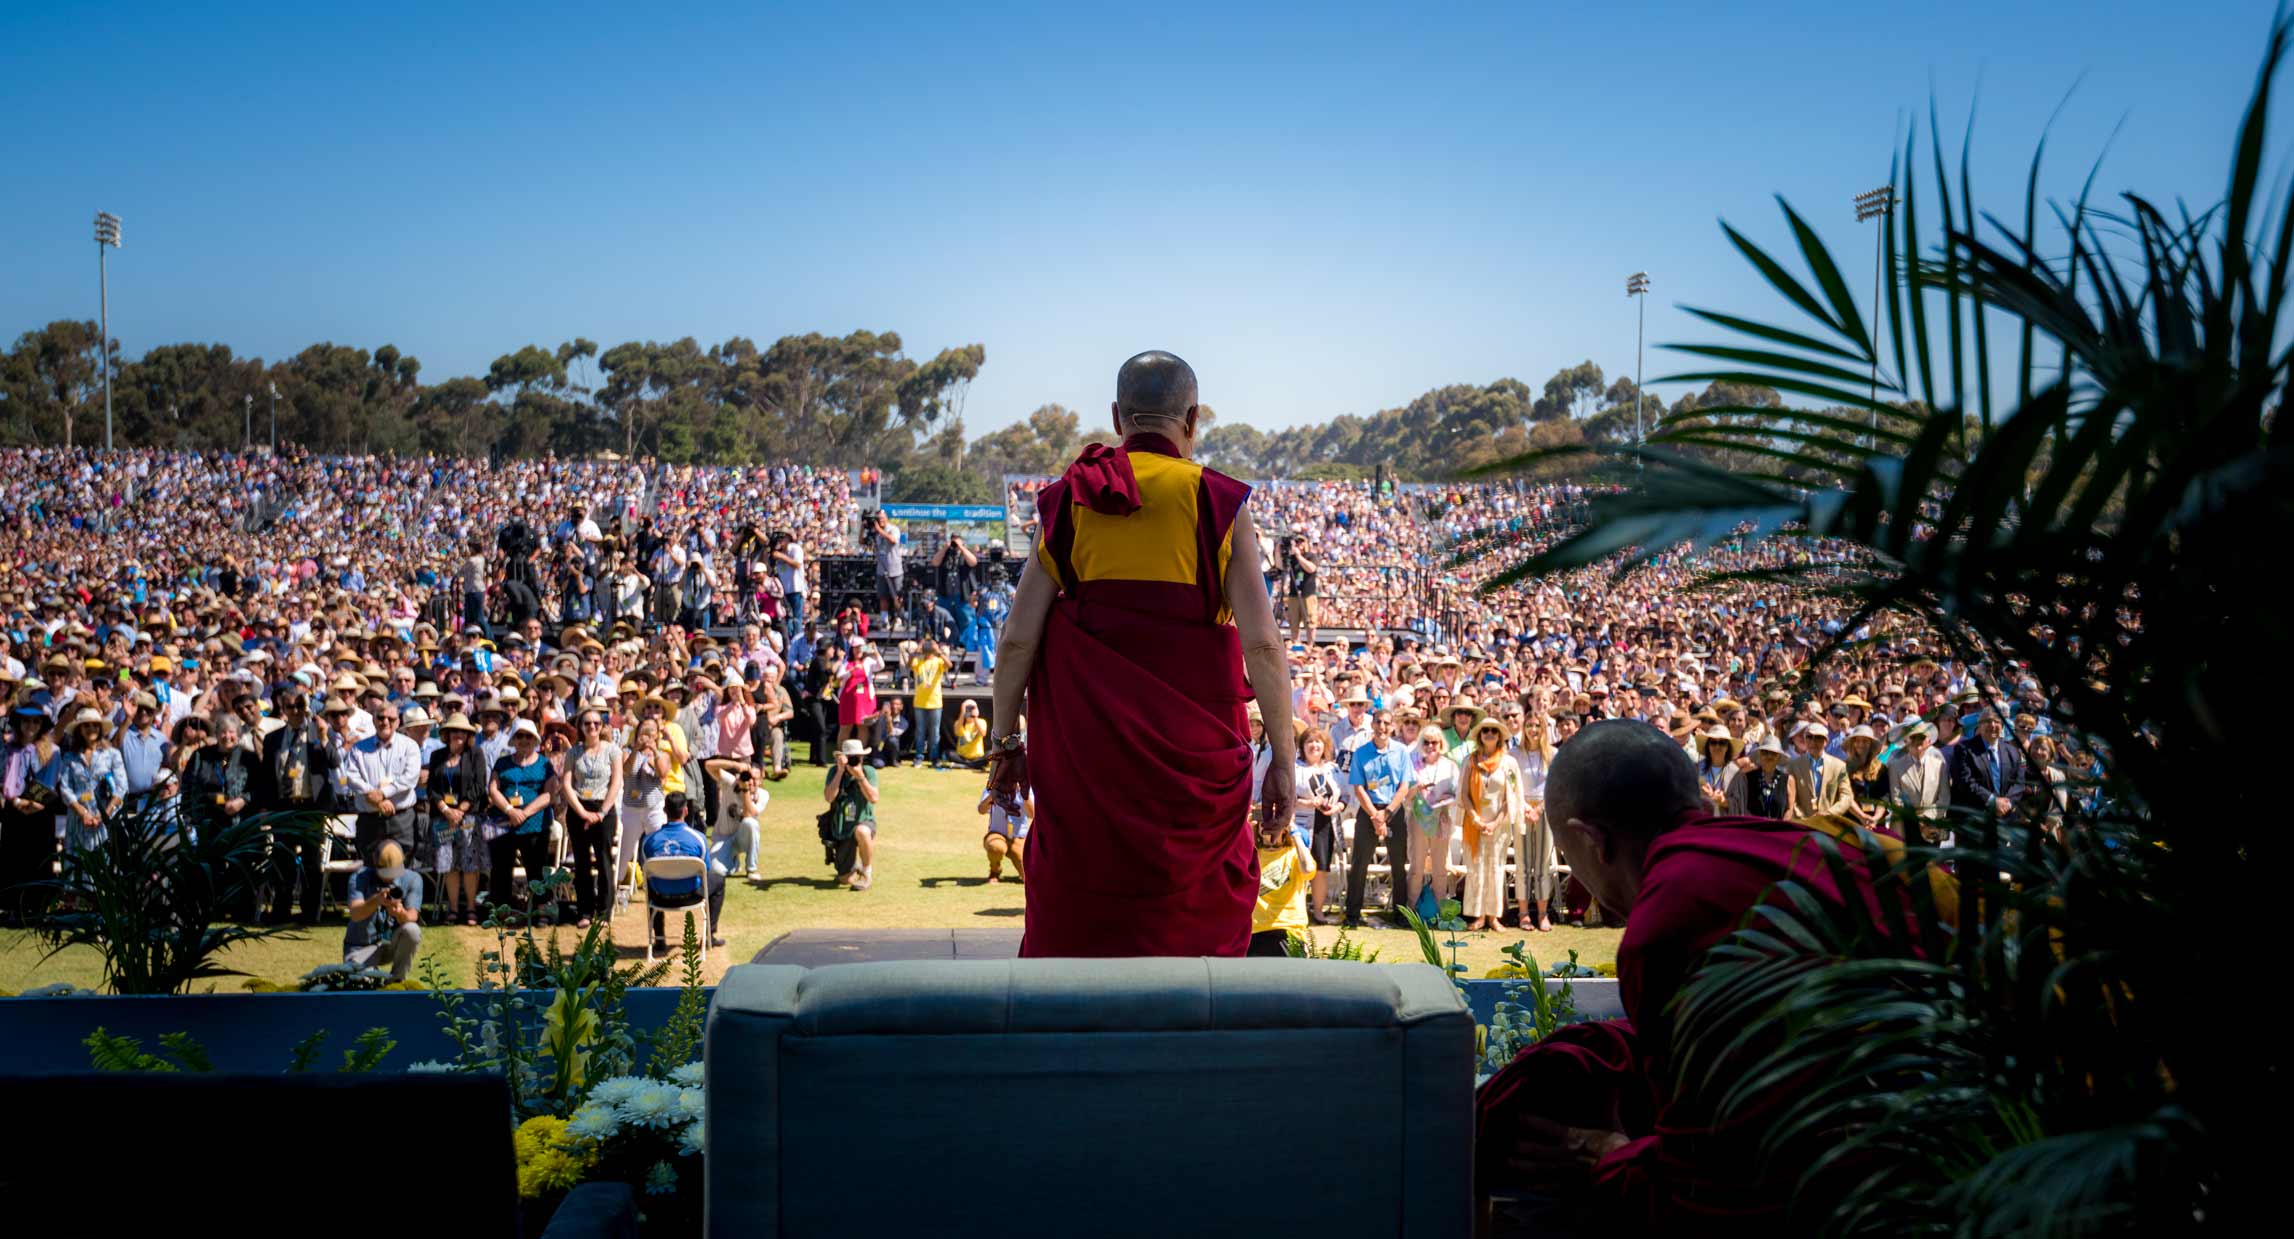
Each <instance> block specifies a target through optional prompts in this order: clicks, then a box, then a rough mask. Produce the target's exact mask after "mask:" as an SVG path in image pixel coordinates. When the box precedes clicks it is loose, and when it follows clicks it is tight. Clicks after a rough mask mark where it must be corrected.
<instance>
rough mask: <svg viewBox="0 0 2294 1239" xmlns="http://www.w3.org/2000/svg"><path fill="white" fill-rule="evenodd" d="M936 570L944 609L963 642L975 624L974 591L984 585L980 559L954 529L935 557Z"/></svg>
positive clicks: (934, 569) (933, 563) (933, 567)
mask: <svg viewBox="0 0 2294 1239" xmlns="http://www.w3.org/2000/svg"><path fill="white" fill-rule="evenodd" d="M932 569H933V571H934V572H936V573H938V574H939V578H940V580H939V584H940V606H941V607H942V608H944V609H945V610H946V611H947V612H948V616H949V619H950V620H951V621H952V622H951V624H950V626H951V627H952V628H954V630H955V632H954V634H953V635H954V636H956V637H957V638H959V639H961V637H962V636H963V633H964V630H965V629H967V628H969V627H971V624H972V591H973V590H975V589H978V588H979V585H980V557H979V556H978V555H976V554H974V553H973V551H972V548H971V547H968V546H966V545H964V535H963V534H960V533H958V532H956V531H955V530H953V529H951V530H949V531H948V536H947V538H946V539H945V540H943V541H942V542H941V543H940V549H939V550H938V551H935V552H933V554H932Z"/></svg>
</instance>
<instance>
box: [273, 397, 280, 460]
mask: <svg viewBox="0 0 2294 1239" xmlns="http://www.w3.org/2000/svg"><path fill="white" fill-rule="evenodd" d="M278 454H279V385H278V384H277V383H273V384H271V455H273V456H277V455H278Z"/></svg>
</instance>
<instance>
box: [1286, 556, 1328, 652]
mask: <svg viewBox="0 0 2294 1239" xmlns="http://www.w3.org/2000/svg"><path fill="white" fill-rule="evenodd" d="M1305 541H1306V540H1305V539H1304V538H1301V537H1299V536H1298V535H1297V534H1285V535H1283V539H1282V567H1283V573H1284V575H1285V576H1286V577H1287V578H1288V584H1289V586H1290V591H1289V596H1288V598H1287V599H1286V600H1285V610H1286V611H1288V613H1289V615H1288V618H1289V620H1290V636H1291V640H1293V641H1304V642H1305V643H1306V644H1307V645H1309V646H1312V645H1313V644H1314V630H1315V625H1316V623H1317V622H1318V621H1319V620H1320V619H1321V614H1320V608H1319V605H1318V603H1319V599H1318V598H1317V597H1316V595H1317V594H1318V593H1319V591H1320V576H1321V572H1322V566H1321V565H1320V564H1317V563H1315V562H1314V560H1313V558H1312V557H1311V556H1309V555H1308V554H1307V553H1306V549H1305V547H1304V545H1303V543H1304V542H1305Z"/></svg>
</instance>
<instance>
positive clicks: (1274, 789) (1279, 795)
mask: <svg viewBox="0 0 2294 1239" xmlns="http://www.w3.org/2000/svg"><path fill="white" fill-rule="evenodd" d="M1296 771H1297V767H1296V766H1294V765H1291V764H1288V763H1284V762H1279V761H1278V762H1274V763H1272V764H1270V765H1269V766H1268V767H1267V768H1266V782H1265V783H1263V784H1261V785H1260V787H1259V801H1260V803H1261V804H1263V805H1264V806H1265V807H1266V808H1265V811H1266V820H1267V821H1270V822H1288V821H1290V819H1291V815H1292V814H1293V813H1295V812H1296V811H1297V810H1298V786H1297V783H1298V776H1297V773H1296Z"/></svg>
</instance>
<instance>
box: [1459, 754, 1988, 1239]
mask: <svg viewBox="0 0 2294 1239" xmlns="http://www.w3.org/2000/svg"><path fill="white" fill-rule="evenodd" d="M1545 812H1546V817H1547V820H1548V821H1549V822H1550V823H1551V825H1552V827H1553V835H1554V841H1555V842H1556V843H1557V844H1558V845H1559V847H1560V850H1561V855H1562V857H1563V858H1564V859H1566V860H1567V861H1568V862H1569V865H1570V869H1571V871H1572V872H1573V873H1575V874H1576V875H1577V877H1578V878H1579V879H1581V880H1582V881H1583V882H1584V883H1585V885H1586V886H1587V887H1588V888H1589V889H1590V890H1591V891H1592V892H1593V896H1594V898H1596V899H1598V900H1600V902H1601V906H1602V907H1603V908H1604V909H1606V910H1608V911H1609V912H1610V913H1612V914H1616V915H1619V916H1623V915H1624V914H1626V913H1630V914H1631V915H1630V917H1629V919H1626V921H1625V936H1624V937H1623V939H1621V940H1620V941H1619V942H1618V944H1617V994H1618V999H1619V1001H1620V1002H1621V1003H1622V1005H1623V1006H1624V1008H1625V1017H1626V1018H1625V1019H1623V1020H1605V1021H1599V1022H1595V1023H1587V1024H1574V1025H1568V1026H1565V1027H1562V1028H1559V1029H1556V1030H1555V1031H1554V1033H1553V1034H1552V1035H1551V1036H1548V1037H1546V1038H1544V1039H1542V1040H1540V1041H1538V1042H1536V1043H1535V1044H1533V1045H1531V1046H1530V1047H1528V1048H1527V1049H1525V1050H1523V1051H1522V1052H1521V1053H1520V1054H1519V1055H1518V1056H1516V1057H1515V1058H1514V1060H1513V1061H1512V1062H1511V1063H1509V1064H1507V1065H1506V1066H1505V1067H1504V1068H1503V1069H1502V1070H1500V1071H1499V1072H1498V1074H1497V1075H1495V1076H1493V1077H1491V1078H1490V1080H1489V1081H1488V1082H1487V1083H1486V1084H1484V1085H1483V1086H1482V1089H1481V1091H1480V1093H1479V1096H1478V1107H1479V1110H1480V1123H1479V1131H1478V1132H1477V1135H1476V1146H1477V1154H1478V1158H1477V1160H1478V1163H1479V1164H1478V1167H1477V1176H1476V1177H1477V1181H1478V1182H1479V1183H1481V1184H1482V1185H1483V1187H1484V1189H1485V1190H1492V1191H1499V1192H1508V1191H1524V1192H1527V1193H1530V1194H1531V1195H1533V1196H1539V1197H1546V1198H1551V1199H1556V1200H1571V1201H1574V1202H1575V1203H1576V1204H1577V1205H1578V1206H1579V1207H1582V1208H1584V1209H1585V1210H1586V1211H1587V1212H1588V1213H1589V1214H1590V1215H1591V1217H1592V1218H1594V1219H1598V1220H1599V1221H1600V1222H1603V1223H1606V1224H1608V1225H1609V1226H1610V1227H1613V1228H1614V1229H1615V1231H1616V1233H1621V1234H1643V1233H1660V1232H1661V1233H1668V1234H1669V1233H1681V1234H1698V1235H1714V1234H1738V1233H1752V1232H1754V1231H1762V1232H1763V1233H1768V1228H1769V1227H1771V1226H1773V1225H1774V1224H1776V1223H1778V1222H1780V1220H1781V1219H1782V1218H1783V1215H1784V1212H1785V1210H1786V1207H1787V1205H1788V1204H1790V1203H1791V1201H1792V1196H1793V1192H1794V1191H1795V1190H1796V1187H1804V1186H1805V1185H1797V1184H1796V1183H1795V1182H1794V1181H1793V1178H1792V1177H1782V1178H1780V1177H1779V1176H1778V1175H1777V1174H1776V1173H1775V1172H1774V1171H1773V1169H1771V1168H1770V1167H1768V1166H1766V1165H1764V1164H1763V1163H1762V1162H1761V1161H1760V1159H1759V1150H1760V1144H1761V1140H1760V1137H1761V1136H1762V1134H1763V1128H1764V1124H1763V1123H1762V1121H1761V1119H1762V1116H1765V1115H1767V1114H1769V1113H1772V1112H1773V1110H1772V1107H1777V1106H1781V1105H1782V1104H1783V1103H1784V1102H1785V1101H1786V1100H1787V1099H1788V1095H1789V1093H1790V1089H1789V1087H1779V1088H1778V1089H1776V1090H1774V1093H1775V1096H1773V1097H1769V1098H1762V1099H1758V1101H1757V1103H1756V1105H1755V1106H1754V1107H1753V1109H1752V1110H1751V1111H1750V1112H1749V1113H1747V1114H1742V1115H1737V1116H1733V1117H1730V1118H1728V1119H1725V1120H1724V1119H1721V1118H1719V1117H1717V1116H1716V1113H1715V1109H1716V1107H1715V1104H1714V1097H1715V1096H1717V1095H1718V1093H1719V1091H1720V1090H1722V1089H1725V1088H1727V1087H1728V1086H1729V1085H1731V1084H1733V1083H1735V1081H1733V1080H1724V1081H1719V1082H1717V1083H1716V1084H1712V1085H1711V1087H1710V1091H1709V1092H1708V1090H1707V1087H1706V1086H1705V1085H1703V1084H1700V1083H1698V1082H1696V1081H1694V1080H1681V1079H1677V1078H1676V1073H1675V1072H1674V1071H1673V1070H1672V1065H1671V1064H1670V1063H1669V1062H1668V1061H1667V1059H1668V1052H1669V1050H1670V1049H1671V1041H1672V1036H1671V1028H1670V1018H1669V1017H1670V1013H1669V1011H1668V1010H1667V1008H1668V1006H1669V1005H1670V1004H1671V1002H1672V999H1673V996H1674V995H1675V994H1677V993H1678V992H1679V991H1680V989H1681V987H1682V986H1683V985H1684V984H1685V983H1687V981H1688V979H1689V977H1690V975H1691V974H1692V973H1693V972H1694V971H1695V970H1696V968H1697V967H1698V965H1699V964H1700V962H1701V961H1702V960H1703V958H1704V955H1705V952H1706V950H1707V949H1709V948H1710V947H1712V946H1713V944H1715V943H1717V942H1719V941H1720V940H1721V939H1723V938H1725V937H1727V936H1728V935H1729V934H1730V933H1731V932H1733V931H1734V930H1736V929H1737V928H1738V927H1739V926H1741V925H1743V924H1744V923H1745V921H1746V918H1747V916H1748V914H1749V913H1750V912H1751V911H1752V909H1753V908H1754V907H1756V906H1758V905H1760V904H1761V903H1763V902H1765V901H1769V900H1772V899H1774V898H1776V897H1777V896H1776V895H1775V891H1774V887H1775V885H1776V883H1777V882H1779V881H1781V880H1783V879H1785V878H1793V879H1796V880H1797V881H1798V882H1800V883H1801V884H1802V885H1803V886H1804V887H1805V888H1806V889H1807V890H1808V891H1810V892H1811V893H1812V894H1813V895H1814V896H1815V897H1816V898H1817V899H1819V900H1823V901H1827V902H1831V903H1833V904H1835V905H1836V906H1837V905H1839V904H1843V903H1845V902H1846V901H1847V900H1850V899H1860V900H1862V901H1864V903H1865V905H1866V907H1867V908H1868V909H1869V910H1870V913H1871V915H1872V917H1873V922H1874V923H1875V924H1885V923H1886V921H1885V920H1884V919H1883V918H1882V917H1881V913H1882V911H1883V909H1882V907H1881V904H1880V896H1879V894H1878V893H1877V892H1878V890H1879V889H1883V888H1880V887H1878V886H1876V885H1875V881H1874V871H1875V869H1877V870H1879V871H1880V872H1885V862H1886V859H1887V857H1888V855H1889V853H1888V852H1887V851H1886V847H1887V845H1888V844H1890V843H1893V842H1894V841H1893V840H1886V839H1881V840H1876V841H1875V844H1876V846H1875V847H1874V848H1873V850H1871V851H1868V852H1866V853H1864V855H1866V857H1867V863H1865V864H1857V863H1855V862H1854V861H1853V860H1851V862H1850V863H1849V864H1848V865H1847V866H1846V867H1845V871H1846V872H1847V873H1848V874H1849V875H1850V877H1851V879H1852V880H1853V881H1852V885H1853V887H1854V889H1852V890H1843V889H1842V888H1841V886H1840V884H1839V883H1838V882H1837V881H1836V880H1835V875H1834V871H1833V870H1832V868H1831V867H1830V866H1829V865H1827V863H1826V862H1825V860H1824V858H1823V852H1822V850H1821V848H1820V847H1819V846H1818V845H1817V844H1816V842H1815V838H1814V836H1815V834H1816V833H1817V832H1822V833H1824V834H1827V835H1830V836H1832V837H1833V838H1834V839H1836V840H1839V841H1841V842H1842V843H1843V844H1852V843H1853V841H1855V840H1856V839H1857V838H1858V836H1857V835H1856V833H1855V830H1854V828H1853V826H1852V825H1851V824H1849V823H1848V822H1847V821H1846V820H1845V819H1840V818H1826V817H1818V818H1813V819H1810V820H1809V821H1807V822H1783V821H1777V820H1774V819H1771V818H1753V817H1716V816H1713V815H1712V814H1711V812H1710V806H1709V804H1708V803H1707V802H1706V800H1705V798H1704V796H1703V794H1702V793H1701V791H1700V790H1699V785H1698V782H1697V774H1696V766H1695V763H1694V761H1693V760H1692V759H1691V758H1690V757H1689V756H1688V754H1687V753H1685V752H1683V751H1682V749H1681V746H1680V745H1679V744H1677V743H1675V742H1674V741H1673V739H1672V737H1671V736H1669V735H1667V734H1665V733H1664V732H1662V731H1659V730H1658V729H1656V728H1655V727H1652V726H1650V725H1649V724H1647V723H1642V722H1636V721H1633V720H1629V719H1609V720H1605V721H1602V722H1597V723H1594V724H1593V725H1591V726H1589V727H1587V728H1585V729H1584V730H1583V731H1580V732H1578V733H1577V735H1576V736H1575V737H1573V738H1572V739H1571V740H1570V742H1569V743H1568V744H1566V745H1563V746H1562V747H1561V749H1560V751H1559V752H1558V753H1557V754H1556V755H1555V757H1554V759H1553V766H1552V769H1551V771H1550V772H1549V774H1548V775H1547V778H1546V784H1545ZM1841 851H1842V853H1843V855H1846V856H1849V857H1855V856H1856V855H1858V850H1857V849H1856V848H1855V847H1854V846H1844V847H1843V848H1842V849H1841ZM1900 851H1901V848H1900V846H1898V847H1897V848H1896V852H1897V853H1900ZM1889 880H1890V881H1893V879H1889ZM1930 880H1931V883H1934V884H1937V885H1938V887H1939V889H1938V890H1937V892H1936V894H1937V899H1936V908H1937V910H1938V913H1939V916H1940V918H1941V919H1942V920H1943V922H1944V923H1946V924H1948V923H1950V921H1951V920H1952V919H1954V917H1955V915H1956V908H1957V906H1958V900H1957V894H1956V891H1955V890H1953V889H1950V888H1949V887H1948V885H1947V884H1945V882H1944V879H1943V878H1942V876H1941V875H1937V874H1932V875H1931V877H1930ZM1894 889H1895V890H1896V891H1897V892H1898V897H1899V898H1902V895H1901V890H1902V888H1901V887H1900V886H1898V887H1896V888H1894ZM1903 903H1904V905H1905V911H1908V910H1909V907H1910V903H1911V901H1910V900H1909V899H1908V898H1904V899H1903ZM1903 923H1907V924H1908V923H1909V922H1908V921H1907V922H1903ZM1787 1084H1789V1082H1787Z"/></svg>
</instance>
